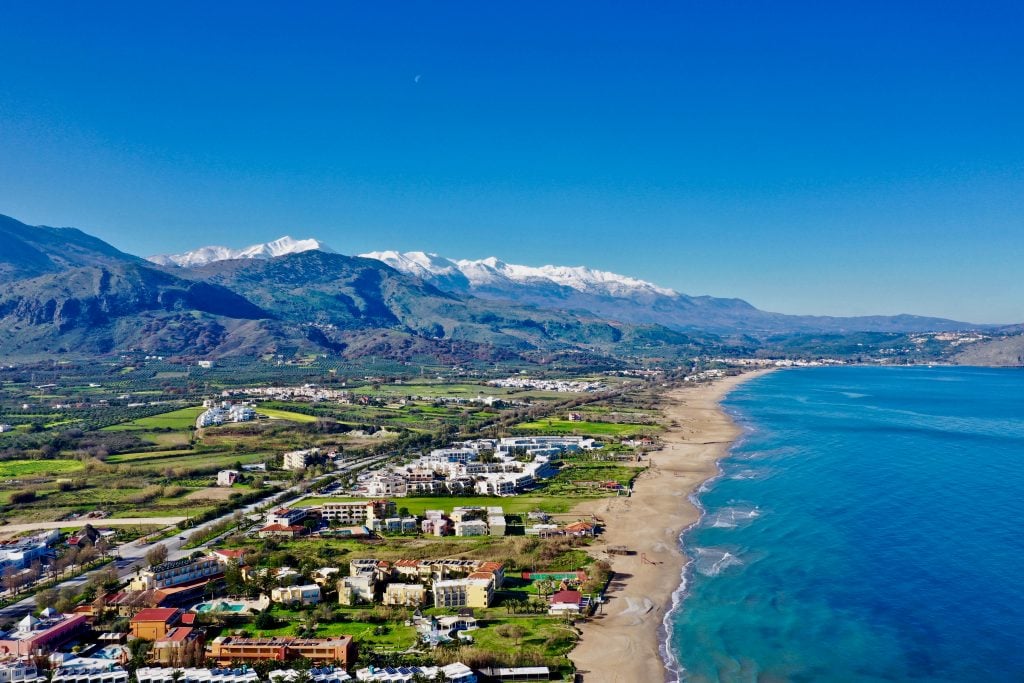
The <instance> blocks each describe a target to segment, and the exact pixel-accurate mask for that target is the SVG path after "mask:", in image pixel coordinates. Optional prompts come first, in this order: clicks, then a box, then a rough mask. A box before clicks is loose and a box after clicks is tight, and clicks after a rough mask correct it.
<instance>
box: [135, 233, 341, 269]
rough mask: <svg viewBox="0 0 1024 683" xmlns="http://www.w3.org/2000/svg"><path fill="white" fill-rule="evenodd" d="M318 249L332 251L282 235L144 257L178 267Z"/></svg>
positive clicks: (312, 241)
mask: <svg viewBox="0 0 1024 683" xmlns="http://www.w3.org/2000/svg"><path fill="white" fill-rule="evenodd" d="M314 249H318V250H320V251H325V252H327V253H329V254H333V253H335V252H334V250H333V249H331V248H330V247H328V246H327V245H326V244H324V243H323V242H321V241H319V240H317V239H313V238H309V239H300V240H297V239H295V238H293V237H289V236H288V235H285V236H284V237H280V238H278V239H276V240H274V241H272V242H264V243H262V244H253V245H250V246H248V247H243V248H241V249H232V248H231V247H221V246H209V247H200V248H199V249H193V250H192V251H186V252H184V253H181V254H158V255H156V256H149V257H147V259H146V260H148V261H151V262H153V263H156V264H159V265H161V266H180V267H182V268H198V267H199V266H204V265H206V264H207V263H212V262H213V261H227V260H230V259H243V258H252V259H269V258H275V257H277V256H284V255H286V254H298V253H300V252H303V251H312V250H314Z"/></svg>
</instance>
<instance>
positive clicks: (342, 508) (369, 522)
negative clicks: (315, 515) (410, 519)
mask: <svg viewBox="0 0 1024 683" xmlns="http://www.w3.org/2000/svg"><path fill="white" fill-rule="evenodd" d="M397 512H398V506H397V505H395V503H394V501H391V500H386V499H377V500H363V501H352V502H339V503H324V504H323V505H321V506H320V516H321V517H322V518H323V519H324V520H326V521H328V522H330V523H332V524H340V525H342V526H354V525H360V524H365V525H366V526H369V527H371V528H372V527H373V522H374V521H376V520H384V519H387V518H388V517H394V516H395V514H396V513H397Z"/></svg>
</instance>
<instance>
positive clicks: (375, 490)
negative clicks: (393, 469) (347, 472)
mask: <svg viewBox="0 0 1024 683" xmlns="http://www.w3.org/2000/svg"><path fill="white" fill-rule="evenodd" d="M366 492H367V493H368V494H370V495H371V496H388V497H404V496H406V495H407V494H408V492H409V482H408V481H407V480H406V478H405V477H403V476H400V475H397V474H377V475H374V477H373V480H371V481H370V483H369V484H367V486H366Z"/></svg>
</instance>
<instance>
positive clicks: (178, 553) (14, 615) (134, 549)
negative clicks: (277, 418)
mask: <svg viewBox="0 0 1024 683" xmlns="http://www.w3.org/2000/svg"><path fill="white" fill-rule="evenodd" d="M388 457H390V456H386V455H377V456H372V457H369V458H363V459H361V460H354V461H352V462H351V463H349V464H347V465H346V466H345V467H340V468H338V469H336V470H334V471H333V472H328V473H327V474H323V475H320V476H319V477H316V478H315V479H313V481H319V480H321V479H326V478H328V477H333V476H336V475H338V474H344V473H345V472H348V471H351V470H354V469H356V468H359V467H364V466H366V465H372V464H376V463H378V462H380V461H382V460H385V459H387V458H388ZM307 483H308V482H303V483H301V484H296V485H295V486H292V487H290V488H287V489H285V490H284V491H283V493H286V494H296V493H299V491H300V489H301V488H302V487H303V486H304V485H305V484H307ZM276 495H277V496H280V495H281V494H276ZM303 497H304V496H299V498H297V499H296V500H301V499H302V498H303ZM267 505H268V503H267V501H259V502H256V503H251V504H249V505H246V506H245V507H241V508H238V509H236V510H232V511H231V512H229V513H228V514H226V515H224V516H223V517H218V518H216V519H212V520H210V521H209V522H205V523H204V524H200V525H199V526H197V527H195V528H193V529H188V530H186V531H183V532H181V534H179V535H177V536H171V537H170V538H166V539H164V540H162V541H158V543H162V544H163V545H164V546H166V547H167V559H168V560H177V559H181V558H183V557H187V556H189V555H191V554H192V553H194V552H196V551H197V550H200V549H203V548H206V547H207V546H208V545H209V544H210V543H212V542H214V541H216V540H218V539H217V538H214V539H210V540H209V541H207V542H206V543H204V544H203V545H202V546H200V547H199V548H182V546H183V545H185V543H186V542H187V541H186V539H187V538H188V536H189V535H191V534H193V533H195V532H197V531H200V530H202V529H206V528H208V527H211V526H213V525H214V524H217V523H218V522H221V521H224V520H225V519H228V518H230V517H232V516H233V515H235V514H236V513H237V512H242V513H243V514H246V515H247V514H250V513H252V512H255V511H257V510H259V509H260V508H263V507H266V506H267ZM138 519H148V520H150V521H149V523H150V524H152V523H154V522H153V521H152V520H153V519H174V520H175V522H173V523H172V524H176V523H177V521H179V520H180V519H181V518H180V517H173V518H152V517H150V518H138ZM111 521H115V520H107V519H94V520H92V522H93V523H94V524H96V526H106V525H107V524H108V523H109V522H111ZM120 521H123V522H125V523H127V522H128V521H129V520H128V519H123V520H120ZM135 523H136V524H138V523H139V522H138V521H136V522H135ZM58 526H69V525H67V524H64V523H63V522H62V523H60V524H59V525H58ZM168 526H170V524H169V525H168ZM8 528H10V527H4V529H5V530H6V529H8ZM32 528H35V529H39V528H41V527H40V526H39V525H33V527H32ZM218 538H220V537H218ZM153 545H155V544H154V543H144V542H142V541H141V540H139V541H132V542H131V543H126V544H124V545H120V546H118V547H117V549H116V550H115V551H114V552H115V553H116V555H117V559H115V560H114V566H115V567H116V568H117V575H118V577H120V578H122V579H124V578H126V577H127V576H128V575H130V574H134V573H135V567H136V566H139V565H142V566H145V565H146V553H148V552H149V550H150V549H151V548H152V547H153ZM103 569H106V567H104V568H103ZM103 569H100V570H94V571H92V572H88V573H86V574H83V575H82V576H78V577H76V578H73V579H68V580H67V581H64V582H62V583H60V584H59V585H57V586H55V588H56V589H57V590H60V589H62V588H65V587H67V586H79V585H81V584H83V583H85V582H86V581H87V580H88V578H89V577H90V576H91V575H92V574H94V573H96V571H102V570H103ZM35 608H36V603H35V598H34V597H31V596H30V597H27V598H25V599H24V600H21V601H20V602H16V603H14V604H11V605H8V606H7V607H4V608H3V609H0V623H2V622H7V621H13V620H17V619H21V618H22V617H24V616H25V615H26V614H29V613H31V612H34V611H35Z"/></svg>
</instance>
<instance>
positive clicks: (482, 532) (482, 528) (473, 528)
mask: <svg viewBox="0 0 1024 683" xmlns="http://www.w3.org/2000/svg"><path fill="white" fill-rule="evenodd" d="M455 535H456V536H486V535H487V522H485V521H484V520H482V519H471V520H467V521H465V522H455Z"/></svg>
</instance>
